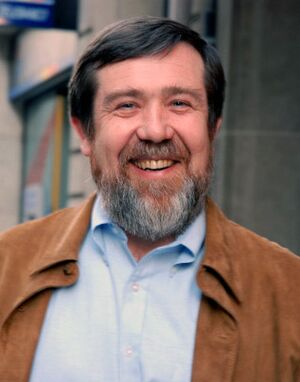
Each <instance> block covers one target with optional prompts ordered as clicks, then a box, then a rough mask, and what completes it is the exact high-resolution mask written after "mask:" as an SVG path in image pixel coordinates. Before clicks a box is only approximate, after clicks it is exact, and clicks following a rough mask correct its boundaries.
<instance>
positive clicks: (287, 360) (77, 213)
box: [0, 197, 300, 382]
mask: <svg viewBox="0 0 300 382" xmlns="http://www.w3.org/2000/svg"><path fill="white" fill-rule="evenodd" d="M92 204H93V197H91V198H90V199H89V200H88V201H87V202H85V203H84V204H83V205H82V206H80V207H75V208H70V209H65V210H61V211H59V212H57V213H54V214H52V215H50V216H48V217H46V218H43V219H41V220H37V221H33V222H29V223H26V224H22V225H19V226H17V227H16V228H13V229H11V230H9V231H7V232H5V233H3V234H2V235H1V236H0V381H1V382H25V381H28V379H29V376H30V369H31V364H32V359H33V356H34V352H35V348H36V345H37V341H38V338H39V332H40V329H41V326H42V324H43V317H44V314H45V311H46V309H47V304H48V301H49V298H50V296H51V290H52V288H57V287H66V286H69V285H71V284H73V283H75V282H76V280H77V278H78V267H77V263H76V260H77V255H78V251H79V248H80V245H81V242H82V240H83V238H84V237H85V234H86V231H87V229H88V227H89V221H90V212H91V207H92ZM206 217H207V235H206V240H205V255H204V259H203V261H202V264H201V266H200V269H199V271H198V275H197V281H198V284H199V287H200V288H201V290H202V293H203V297H202V301H201V309H200V315H199V319H198V324H197V333H196V344H195V352H194V364H193V378H192V381H193V382H196V381H197V382H229V381H234V382H244V381H245V382H273V381H274V382H275V381H278V382H279V381H280V382H296V381H297V382H299V381H300V258H298V257H297V256H295V255H293V254H292V253H290V252H289V251H287V250H286V249H283V248H281V247H279V246H278V245H277V244H274V243H271V242H269V241H268V240H266V239H264V238H261V237H259V236H257V235H255V234H254V233H252V232H250V231H248V230H246V229H245V228H242V227H240V226H239V225H237V224H235V223H233V222H231V221H229V220H228V219H226V218H225V217H224V215H223V214H222V213H221V212H220V210H219V209H218V208H217V207H216V206H215V205H214V204H213V202H212V201H210V200H208V201H207V206H206ZM86 380H87V381H88V376H87V379H86ZM100 380H101V377H100ZM111 382H113V381H111ZM182 382H186V381H182Z"/></svg>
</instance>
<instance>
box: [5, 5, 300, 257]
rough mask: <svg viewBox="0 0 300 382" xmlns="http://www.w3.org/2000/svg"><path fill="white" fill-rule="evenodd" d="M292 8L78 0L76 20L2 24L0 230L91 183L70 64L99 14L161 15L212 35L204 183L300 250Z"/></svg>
mask: <svg viewBox="0 0 300 382" xmlns="http://www.w3.org/2000/svg"><path fill="white" fill-rule="evenodd" d="M297 10H298V11H299V5H298V3H297V1H296V0H286V1H285V2H282V1H279V0H272V1H271V0H264V1H263V0H258V1H255V2H253V1H247V0H246V1H242V0H222V1H221V0H219V1H216V0H153V1H151V2H149V1H147V0H112V1H111V2H109V3H107V2H106V1H104V0H80V1H79V0H78V13H77V20H76V25H77V28H76V29H74V30H62V29H49V28H44V29H36V28H35V29H32V28H23V29H20V28H11V27H0V46H1V49H0V79H1V81H0V115H1V121H2V123H1V126H0V174H1V179H2V187H1V189H0V193H1V199H0V200H1V201H0V209H1V212H0V229H6V228H8V227H10V226H12V225H14V224H17V223H19V222H21V221H24V220H28V219H33V218H37V217H39V216H43V215H45V214H48V213H50V212H52V211H54V210H56V209H58V208H62V207H65V206H71V205H75V204H77V203H79V202H80V201H81V200H82V199H84V198H85V197H86V196H87V195H88V194H89V193H90V192H91V191H92V190H94V185H93V182H92V179H91V176H90V172H89V164H88V163H87V161H86V159H85V158H84V157H83V156H82V155H81V154H80V150H79V144H78V140H77V138H76V136H75V135H74V133H73V131H72V130H71V129H70V125H69V121H68V112H67V100H66V94H67V90H66V89H67V83H68V80H69V77H70V75H71V71H72V66H73V64H74V62H75V60H76V57H78V55H79V54H80V52H81V51H82V50H83V49H84V47H85V46H86V44H87V43H88V42H89V41H90V40H91V38H92V37H93V36H94V35H95V34H96V33H97V32H98V31H99V30H100V29H102V28H103V27H104V26H105V25H107V24H109V23H111V22H114V21H116V20H119V19H123V18H127V17H132V16H139V15H154V16H167V17H171V18H173V19H177V20H178V21H181V22H183V23H186V24H189V25H190V26H191V27H193V28H194V29H195V30H197V31H199V32H200V33H201V34H202V35H203V36H204V37H205V38H206V39H207V40H208V41H210V42H211V43H213V44H215V45H216V46H217V48H218V50H219V52H220V54H221V57H222V60H223V64H224V67H225V71H226V77H227V83H228V87H227V96H226V104H225V110H224V121H223V126H222V131H221V133H220V135H219V137H218V139H217V144H216V166H215V167H216V168H215V178H214V182H213V186H212V190H211V193H212V194H213V196H214V198H215V199H216V201H217V202H218V204H219V205H220V206H221V207H222V208H223V209H224V211H225V212H226V213H227V215H228V216H230V217H231V218H232V219H233V220H235V221H237V222H238V223H241V224H243V225H245V226H246V227H249V228H250V229H253V230H254V231H256V232H257V233H259V234H261V235H264V236H266V237H268V238H270V239H271V240H274V241H277V242H279V243H280V244H282V245H284V246H287V247H289V248H290V249H292V250H293V251H295V252H296V253H299V252H300V229H299V227H300V198H299V197H298V195H299V193H300V171H299V165H300V127H299V123H298V120H299V115H298V114H299V107H298V102H297V94H298V89H299V83H298V82H299V80H298V79H297V72H298V66H299V53H298V55H297V51H296V41H297V39H296V35H297V33H298V30H299V27H298V20H297V14H299V12H298V13H297ZM0 20H1V18H0Z"/></svg>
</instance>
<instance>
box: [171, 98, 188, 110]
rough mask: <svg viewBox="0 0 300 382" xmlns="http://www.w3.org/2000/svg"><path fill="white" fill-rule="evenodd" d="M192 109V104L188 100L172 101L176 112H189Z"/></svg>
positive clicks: (172, 106)
mask: <svg viewBox="0 0 300 382" xmlns="http://www.w3.org/2000/svg"><path fill="white" fill-rule="evenodd" d="M190 107H191V103H190V102H188V101H186V100H182V99H174V100H172V101H171V108H172V109H173V110H174V111H178V112H184V111H187V110H188V109H189V108H190Z"/></svg>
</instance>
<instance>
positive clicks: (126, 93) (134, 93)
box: [103, 89, 144, 106]
mask: <svg viewBox="0 0 300 382" xmlns="http://www.w3.org/2000/svg"><path fill="white" fill-rule="evenodd" d="M121 97H133V98H138V97H144V96H143V92H142V91H140V90H138V89H124V90H115V91H112V92H110V93H108V94H107V95H106V96H105V97H104V100H103V105H104V106H108V105H110V104H111V103H112V102H114V101H115V100H117V99H118V98H121Z"/></svg>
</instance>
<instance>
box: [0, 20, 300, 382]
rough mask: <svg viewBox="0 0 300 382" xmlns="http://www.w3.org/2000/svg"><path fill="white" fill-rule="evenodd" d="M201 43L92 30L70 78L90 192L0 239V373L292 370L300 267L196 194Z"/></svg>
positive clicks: (156, 374)
mask: <svg viewBox="0 0 300 382" xmlns="http://www.w3.org/2000/svg"><path fill="white" fill-rule="evenodd" d="M224 85H225V81H224V75H223V70H222V66H221V64H220V61H219V58H218V56H217V54H216V52H215V50H214V49H213V48H212V47H211V46H209V45H208V44H206V43H205V42H204V41H203V40H202V39H201V38H200V37H199V35H198V34H197V33H195V32H193V31H191V30H190V29H189V28H187V27H185V26H183V25H181V24H178V23H176V22H174V21H170V20H167V19H160V18H151V17H146V18H138V19H131V20H126V21H122V22H119V23H117V24H115V25H113V26H110V27H108V28H107V29H106V30H105V31H104V32H102V34H101V35H100V36H98V37H97V38H96V39H95V40H94V41H93V42H92V43H91V44H90V45H89V47H88V48H87V50H86V51H85V52H84V53H83V55H82V56H81V58H80V60H79V62H78V64H77V66H76V67H75V70H74V74H73V77H72V79H71V82H70V88H69V90H70V91H69V99H70V114H71V121H72V125H73V127H74V128H75V130H76V131H77V133H78V134H79V137H80V140H81V150H82V152H83V154H84V155H86V156H88V157H89V158H90V163H91V170H92V175H93V178H94V180H95V183H96V185H97V190H98V192H97V196H92V197H91V198H90V199H89V200H87V201H86V202H85V203H84V204H83V205H82V206H80V207H77V208H72V209H66V210H62V211H59V212H57V213H55V214H53V215H50V216H49V217H46V218H44V219H41V220H38V221H34V222H30V223H26V224H24V225H20V226H19V227H17V228H14V229H12V230H10V231H8V232H6V233H3V234H2V236H1V238H0V272H1V273H0V280H1V281H0V304H1V305H0V307H1V308H0V328H1V337H0V339H1V343H0V346H1V347H0V351H1V353H0V359H1V366H0V380H1V381H18V382H19V381H27V380H30V381H32V382H36V381H43V382H45V381H55V382H57V381H72V382H74V381H75V382H76V381H80V382H81V381H105V382H107V381H130V382H134V381H147V382H149V381H165V382H169V381H177V382H185V381H190V380H192V381H201V382H203V381H210V382H211V381H213V382H217V381H222V382H226V381H238V382H241V381H247V382H258V381H281V382H291V381H299V380H300V306H299V297H298V296H299V288H300V282H299V280H300V277H299V276H300V261H299V258H297V257H296V256H295V255H293V254H292V253H290V252H289V251H287V250H285V249H283V248H281V247H279V246H278V245H276V244H274V243H271V242H269V241H267V240H266V239H263V238H261V237H259V236H257V235H255V234H254V233H252V232H250V231H248V230H246V229H244V228H242V227H240V226H238V225H236V224H234V223H232V222H231V221H229V220H227V219H226V218H225V217H224V215H223V214H222V213H221V212H220V211H219V209H218V208H217V207H216V206H215V205H214V203H213V202H212V201H211V200H210V199H209V198H207V197H206V195H207V190H208V186H209V182H210V177H211V171H212V159H213V142H214V139H215V136H216V133H217V131H218V130H219V128H220V125H221V114H222V105H223V99H224Z"/></svg>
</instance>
